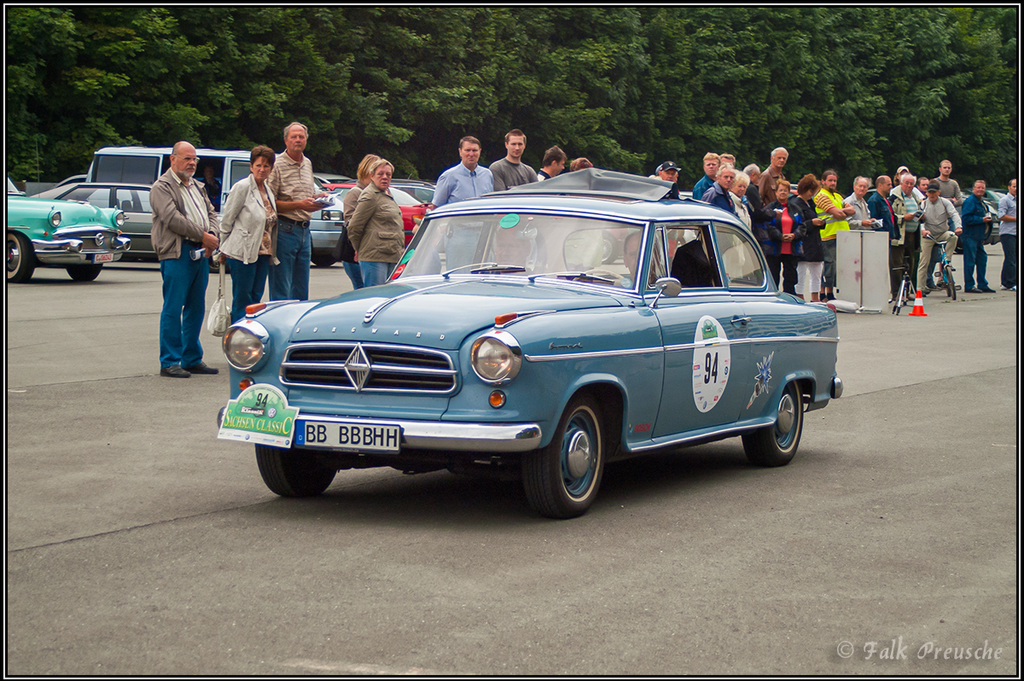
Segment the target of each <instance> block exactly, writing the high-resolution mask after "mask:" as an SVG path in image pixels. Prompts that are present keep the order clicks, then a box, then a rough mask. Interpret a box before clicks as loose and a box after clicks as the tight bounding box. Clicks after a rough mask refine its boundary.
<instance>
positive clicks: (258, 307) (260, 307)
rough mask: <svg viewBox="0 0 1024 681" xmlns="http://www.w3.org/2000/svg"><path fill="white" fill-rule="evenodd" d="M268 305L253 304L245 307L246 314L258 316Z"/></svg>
mask: <svg viewBox="0 0 1024 681" xmlns="http://www.w3.org/2000/svg"><path fill="white" fill-rule="evenodd" d="M266 307H267V304H266V303H253V304H252V305H246V306H245V314H256V313H257V312H259V311H260V310H263V309H266Z"/></svg>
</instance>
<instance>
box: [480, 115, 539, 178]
mask: <svg viewBox="0 0 1024 681" xmlns="http://www.w3.org/2000/svg"><path fill="white" fill-rule="evenodd" d="M505 149H507V150H508V153H507V154H506V155H505V158H503V159H501V160H499V161H495V162H494V163H492V164H491V167H490V171H491V174H492V175H493V176H494V191H496V192H501V191H505V190H506V189H508V188H509V187H517V186H519V185H521V184H529V183H530V182H536V181H537V173H536V172H535V171H534V169H533V168H531V167H530V166H528V165H526V164H525V163H523V162H522V158H523V151H525V150H526V135H525V134H524V133H523V131H522V130H520V129H519V128H516V129H514V130H510V131H509V132H507V133H506V134H505Z"/></svg>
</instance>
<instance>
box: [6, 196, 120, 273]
mask: <svg viewBox="0 0 1024 681" xmlns="http://www.w3.org/2000/svg"><path fill="white" fill-rule="evenodd" d="M123 224H124V213H122V212H121V211H120V210H114V209H112V208H96V207H94V206H90V205H89V204H87V203H82V202H80V201H57V200H53V199H35V198H26V197H24V196H21V195H20V194H19V193H18V191H17V189H15V188H14V184H13V183H12V182H11V180H10V178H7V281H8V282H9V283H21V282H26V281H28V280H29V279H31V278H32V274H33V272H35V269H36V267H38V266H40V265H42V266H46V267H63V268H64V269H66V270H67V272H68V274H69V275H71V278H72V279H74V280H75V281H92V280H94V279H95V278H96V277H98V276H99V274H100V271H101V270H102V269H103V265H104V263H109V262H115V261H117V260H120V259H121V256H122V255H124V254H125V253H126V252H127V251H128V249H129V248H130V247H131V245H130V241H129V239H128V237H125V236H121V226H122V225H123Z"/></svg>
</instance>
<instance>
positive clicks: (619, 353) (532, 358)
mask: <svg viewBox="0 0 1024 681" xmlns="http://www.w3.org/2000/svg"><path fill="white" fill-rule="evenodd" d="M781 342H800V343H803V342H806V343H814V342H819V343H838V342H839V339H838V338H829V337H821V336H764V337H761V338H737V339H728V340H726V341H721V340H716V341H714V342H700V343H682V344H679V345H666V346H665V347H664V348H634V349H632V350H605V351H595V352H577V353H563V354H559V355H525V356H524V358H525V359H526V361H528V362H556V361H559V360H564V359H599V358H602V357H625V356H628V355H650V354H654V353H657V352H679V351H680V350H695V349H697V348H702V347H705V346H707V345H726V344H728V345H740V344H746V343H781Z"/></svg>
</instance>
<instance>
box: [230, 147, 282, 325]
mask: <svg viewBox="0 0 1024 681" xmlns="http://www.w3.org/2000/svg"><path fill="white" fill-rule="evenodd" d="M249 158H250V160H249V169H250V170H251V171H252V174H251V175H249V177H247V178H245V179H244V180H242V181H240V182H239V183H238V184H236V185H235V186H234V187H232V188H231V193H230V194H228V198H227V201H225V203H224V212H223V214H222V215H221V218H220V252H221V254H223V255H226V256H227V257H228V258H229V260H228V262H229V264H230V269H231V289H232V294H233V296H232V302H231V323H232V324H233V323H235V322H237V321H238V320H239V319H241V318H242V317H244V316H245V308H246V306H247V305H252V304H253V303H258V302H260V299H261V298H263V291H264V289H265V288H266V285H267V276H268V275H269V274H270V267H271V265H276V264H277V262H278V261H277V258H276V257H275V255H274V253H275V251H276V250H277V209H276V208H275V204H274V193H273V192H272V191H271V190H270V185H269V184H267V177H269V176H270V171H271V170H272V169H273V167H274V160H275V159H276V158H277V157H276V156H275V155H274V150H273V149H271V148H270V147H265V146H262V145H261V146H257V147H255V148H253V150H252V154H251V156H250V157H249Z"/></svg>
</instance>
